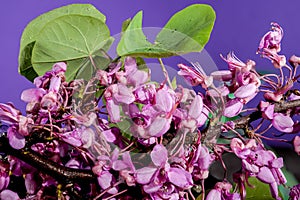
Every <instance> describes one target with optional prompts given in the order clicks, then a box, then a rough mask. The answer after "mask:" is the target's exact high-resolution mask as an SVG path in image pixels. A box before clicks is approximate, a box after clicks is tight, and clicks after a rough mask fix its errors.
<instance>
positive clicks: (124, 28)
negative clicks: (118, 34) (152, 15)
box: [122, 18, 131, 33]
mask: <svg viewBox="0 0 300 200" xmlns="http://www.w3.org/2000/svg"><path fill="white" fill-rule="evenodd" d="M130 22H131V18H128V19H126V20H125V21H124V22H123V23H122V33H123V32H125V31H126V29H127V28H128V26H129V24H130Z"/></svg>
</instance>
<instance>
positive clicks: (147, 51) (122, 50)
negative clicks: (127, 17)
mask: <svg viewBox="0 0 300 200" xmlns="http://www.w3.org/2000/svg"><path fill="white" fill-rule="evenodd" d="M142 19H143V12H142V11H140V12H138V13H137V14H136V15H135V16H134V18H133V19H132V20H131V22H130V24H129V25H128V27H127V29H126V31H125V32H124V33H123V35H122V37H121V40H120V42H119V44H118V46H117V53H118V55H120V56H125V55H131V56H136V57H137V56H138V57H139V56H140V57H146V58H147V57H160V55H161V54H163V53H166V52H164V51H163V50H162V49H158V48H156V47H155V46H154V45H153V44H151V43H150V42H149V41H148V40H147V38H146V36H145V35H144V33H143V30H142Z"/></svg>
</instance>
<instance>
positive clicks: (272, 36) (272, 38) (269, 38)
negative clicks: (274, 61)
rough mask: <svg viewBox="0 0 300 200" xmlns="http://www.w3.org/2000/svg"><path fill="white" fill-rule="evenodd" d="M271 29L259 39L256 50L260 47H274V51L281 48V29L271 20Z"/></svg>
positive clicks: (260, 48)
mask: <svg viewBox="0 0 300 200" xmlns="http://www.w3.org/2000/svg"><path fill="white" fill-rule="evenodd" d="M271 26H272V28H271V31H269V32H267V33H266V34H265V35H264V36H263V37H262V39H261V41H260V43H259V46H258V50H259V51H261V50H262V49H274V50H275V52H277V53H278V52H279V51H280V50H281V47H280V46H281V44H280V43H281V39H282V37H283V30H282V28H281V27H280V26H279V24H277V23H275V22H272V23H271Z"/></svg>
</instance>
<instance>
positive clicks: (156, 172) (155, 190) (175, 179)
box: [136, 144, 193, 196]
mask: <svg viewBox="0 0 300 200" xmlns="http://www.w3.org/2000/svg"><path fill="white" fill-rule="evenodd" d="M150 156H151V160H152V162H153V164H154V165H155V167H143V168H141V169H138V170H137V171H136V181H137V182H138V183H139V184H142V185H143V189H144V191H145V192H146V193H148V194H151V195H154V196H155V195H159V194H160V193H164V194H165V195H170V194H169V193H168V192H167V190H164V188H165V187H171V188H172V187H173V186H176V187H177V188H178V189H180V190H183V189H188V188H191V187H192V185H193V180H192V176H191V174H190V173H188V172H187V171H186V170H184V169H182V168H178V167H172V166H170V164H169V163H168V151H167V149H166V148H165V147H164V146H163V145H160V144H157V145H156V146H155V147H154V148H153V150H152V152H151V154H150ZM169 184H173V186H170V185H169ZM166 193H168V194H166ZM161 195H162V194H160V195H159V196H161Z"/></svg>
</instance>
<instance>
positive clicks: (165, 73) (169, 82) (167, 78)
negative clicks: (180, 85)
mask: <svg viewBox="0 0 300 200" xmlns="http://www.w3.org/2000/svg"><path fill="white" fill-rule="evenodd" d="M158 61H159V64H160V66H161V69H162V71H163V72H164V75H165V77H166V80H167V82H168V85H169V87H170V88H171V89H172V90H174V88H173V86H172V83H171V81H170V77H169V75H168V72H167V69H166V67H165V65H164V63H163V61H162V59H161V58H158Z"/></svg>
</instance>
